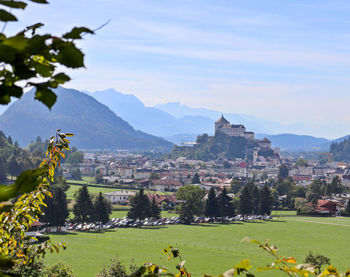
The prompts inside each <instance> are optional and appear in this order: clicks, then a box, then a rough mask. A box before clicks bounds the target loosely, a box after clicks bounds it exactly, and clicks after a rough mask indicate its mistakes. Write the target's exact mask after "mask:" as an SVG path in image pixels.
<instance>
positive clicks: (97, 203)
mask: <svg viewBox="0 0 350 277" xmlns="http://www.w3.org/2000/svg"><path fill="white" fill-rule="evenodd" d="M93 209H94V220H95V221H98V222H102V223H107V222H108V220H109V215H110V214H111V213H112V204H111V203H110V202H109V201H108V200H107V199H106V198H105V197H103V195H102V192H100V193H99V194H98V196H97V197H95V200H94V203H93Z"/></svg>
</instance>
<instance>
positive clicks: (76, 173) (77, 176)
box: [72, 168, 82, 180]
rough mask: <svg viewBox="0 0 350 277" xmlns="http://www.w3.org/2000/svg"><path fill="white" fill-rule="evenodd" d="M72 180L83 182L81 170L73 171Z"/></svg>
mask: <svg viewBox="0 0 350 277" xmlns="http://www.w3.org/2000/svg"><path fill="white" fill-rule="evenodd" d="M72 178H73V179H74V180H82V179H81V172H80V169H79V168H75V169H73V170H72Z"/></svg>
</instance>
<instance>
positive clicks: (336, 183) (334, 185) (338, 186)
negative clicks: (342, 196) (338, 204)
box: [329, 176, 345, 194]
mask: <svg viewBox="0 0 350 277" xmlns="http://www.w3.org/2000/svg"><path fill="white" fill-rule="evenodd" d="M344 190H345V187H344V186H343V184H342V183H341V180H340V178H339V177H338V176H335V177H334V178H333V179H332V182H331V183H330V191H329V194H333V193H342V192H343V191H344Z"/></svg>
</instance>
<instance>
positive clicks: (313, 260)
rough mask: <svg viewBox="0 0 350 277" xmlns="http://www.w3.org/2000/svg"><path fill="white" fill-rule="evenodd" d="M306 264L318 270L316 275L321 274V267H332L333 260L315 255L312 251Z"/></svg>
mask: <svg viewBox="0 0 350 277" xmlns="http://www.w3.org/2000/svg"><path fill="white" fill-rule="evenodd" d="M304 262H305V263H307V264H311V265H313V266H314V267H315V269H316V274H320V273H321V267H322V265H330V264H331V260H330V259H329V258H328V257H326V256H324V255H321V254H313V253H312V251H310V252H309V254H308V255H307V256H306V257H305V261H304Z"/></svg>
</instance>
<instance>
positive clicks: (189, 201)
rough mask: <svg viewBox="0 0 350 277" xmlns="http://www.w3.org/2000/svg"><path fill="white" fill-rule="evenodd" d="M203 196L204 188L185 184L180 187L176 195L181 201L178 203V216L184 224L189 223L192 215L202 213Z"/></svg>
mask: <svg viewBox="0 0 350 277" xmlns="http://www.w3.org/2000/svg"><path fill="white" fill-rule="evenodd" d="M204 196H205V191H204V189H202V188H200V187H198V186H195V185H187V186H183V187H180V189H179V191H178V192H177V194H176V197H177V199H179V200H182V201H183V202H182V203H181V204H180V217H181V219H182V220H183V221H184V223H185V224H191V222H192V221H193V217H194V215H200V214H202V212H203V198H204Z"/></svg>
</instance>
